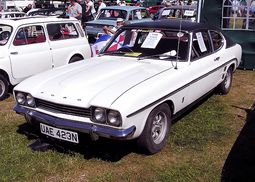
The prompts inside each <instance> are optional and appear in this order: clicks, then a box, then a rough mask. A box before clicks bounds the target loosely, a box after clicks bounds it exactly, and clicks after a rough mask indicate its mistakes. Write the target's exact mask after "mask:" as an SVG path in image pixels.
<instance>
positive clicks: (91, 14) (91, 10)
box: [86, 0, 96, 20]
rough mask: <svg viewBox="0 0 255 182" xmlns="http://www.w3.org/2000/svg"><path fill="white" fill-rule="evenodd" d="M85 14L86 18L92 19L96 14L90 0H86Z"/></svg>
mask: <svg viewBox="0 0 255 182" xmlns="http://www.w3.org/2000/svg"><path fill="white" fill-rule="evenodd" d="M86 16H87V19H88V20H93V19H94V18H95V16H96V10H95V7H94V3H93V2H92V1H91V0H86Z"/></svg>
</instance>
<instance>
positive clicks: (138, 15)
mask: <svg viewBox="0 0 255 182" xmlns="http://www.w3.org/2000/svg"><path fill="white" fill-rule="evenodd" d="M133 15H134V16H133V20H141V19H142V14H141V11H140V10H135V11H133Z"/></svg>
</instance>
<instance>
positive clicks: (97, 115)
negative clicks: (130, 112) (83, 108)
mask: <svg viewBox="0 0 255 182" xmlns="http://www.w3.org/2000/svg"><path fill="white" fill-rule="evenodd" d="M94 119H95V120H96V122H99V123H105V122H106V110H105V109H103V108H99V107H98V108H95V110H94Z"/></svg>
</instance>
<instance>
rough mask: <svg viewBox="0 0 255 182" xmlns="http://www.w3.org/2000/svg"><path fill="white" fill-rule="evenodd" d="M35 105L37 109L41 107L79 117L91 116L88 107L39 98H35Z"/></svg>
mask: <svg viewBox="0 0 255 182" xmlns="http://www.w3.org/2000/svg"><path fill="white" fill-rule="evenodd" d="M35 103H36V107H37V108H39V109H43V110H46V111H50V112H54V113H60V114H67V115H73V116H79V117H86V118H90V117H91V111H90V109H89V108H81V107H75V106H68V105H63V104H56V103H53V102H48V101H45V100H41V99H35Z"/></svg>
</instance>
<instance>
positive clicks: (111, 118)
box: [108, 111, 121, 126]
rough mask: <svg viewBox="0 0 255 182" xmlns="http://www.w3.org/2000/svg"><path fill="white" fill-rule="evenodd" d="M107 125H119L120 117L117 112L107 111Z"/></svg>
mask: <svg viewBox="0 0 255 182" xmlns="http://www.w3.org/2000/svg"><path fill="white" fill-rule="evenodd" d="M108 123H109V124H110V125H113V126H120V125H121V116H120V113H119V112H117V111H109V113H108Z"/></svg>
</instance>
